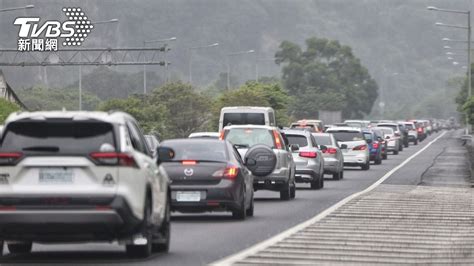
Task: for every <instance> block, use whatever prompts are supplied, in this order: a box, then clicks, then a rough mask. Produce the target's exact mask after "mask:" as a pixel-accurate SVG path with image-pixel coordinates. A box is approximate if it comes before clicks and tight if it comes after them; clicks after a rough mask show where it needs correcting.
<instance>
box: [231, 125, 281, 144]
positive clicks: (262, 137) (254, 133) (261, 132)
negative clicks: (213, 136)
mask: <svg viewBox="0 0 474 266" xmlns="http://www.w3.org/2000/svg"><path fill="white" fill-rule="evenodd" d="M225 139H226V140H228V141H230V142H231V143H232V144H234V145H240V146H247V147H252V146H253V145H256V144H265V145H267V146H270V147H272V148H274V146H275V145H274V142H273V136H272V134H271V131H270V130H268V129H264V128H232V129H229V130H227V132H226V134H225Z"/></svg>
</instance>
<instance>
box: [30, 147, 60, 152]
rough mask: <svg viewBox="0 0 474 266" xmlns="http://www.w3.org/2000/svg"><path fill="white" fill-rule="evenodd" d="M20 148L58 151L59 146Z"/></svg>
mask: <svg viewBox="0 0 474 266" xmlns="http://www.w3.org/2000/svg"><path fill="white" fill-rule="evenodd" d="M22 150H24V151H50V152H58V151H59V147H57V146H30V147H25V148H23V149H22Z"/></svg>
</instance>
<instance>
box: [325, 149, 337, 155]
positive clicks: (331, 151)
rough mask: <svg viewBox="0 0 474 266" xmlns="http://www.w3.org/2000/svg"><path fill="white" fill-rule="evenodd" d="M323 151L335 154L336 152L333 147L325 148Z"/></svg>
mask: <svg viewBox="0 0 474 266" xmlns="http://www.w3.org/2000/svg"><path fill="white" fill-rule="evenodd" d="M323 153H329V154H336V153H337V149H335V148H327V149H325V150H324V152H323Z"/></svg>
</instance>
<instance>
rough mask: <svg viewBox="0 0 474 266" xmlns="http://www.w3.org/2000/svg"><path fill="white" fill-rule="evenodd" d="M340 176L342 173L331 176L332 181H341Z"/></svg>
mask: <svg viewBox="0 0 474 266" xmlns="http://www.w3.org/2000/svg"><path fill="white" fill-rule="evenodd" d="M341 174H342V172H338V173H334V174H332V179H334V180H341V179H342V177H341Z"/></svg>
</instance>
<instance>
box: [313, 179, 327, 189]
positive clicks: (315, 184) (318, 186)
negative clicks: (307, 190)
mask: <svg viewBox="0 0 474 266" xmlns="http://www.w3.org/2000/svg"><path fill="white" fill-rule="evenodd" d="M321 179H324V178H321V177H320V176H318V177H316V176H315V178H313V180H312V181H311V183H310V184H311V189H321V188H322V186H321V185H322V182H321Z"/></svg>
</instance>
